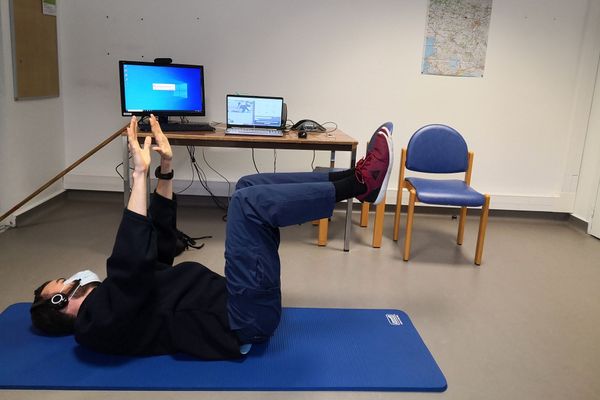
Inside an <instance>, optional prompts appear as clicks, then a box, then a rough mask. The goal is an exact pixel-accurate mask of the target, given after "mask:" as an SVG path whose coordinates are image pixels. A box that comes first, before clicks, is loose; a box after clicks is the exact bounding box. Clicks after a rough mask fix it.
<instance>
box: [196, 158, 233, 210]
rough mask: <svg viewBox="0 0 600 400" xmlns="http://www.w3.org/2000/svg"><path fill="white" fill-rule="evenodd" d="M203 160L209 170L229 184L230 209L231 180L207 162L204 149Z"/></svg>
mask: <svg viewBox="0 0 600 400" xmlns="http://www.w3.org/2000/svg"><path fill="white" fill-rule="evenodd" d="M202 159H203V160H204V163H205V164H206V165H207V166H208V168H210V169H211V170H212V171H213V172H214V173H216V174H217V175H219V176H220V177H221V178H223V179H225V182H227V207H228V208H229V198H230V197H231V182H229V180H228V179H227V178H225V177H224V176H223V175H221V174H220V173H219V171H217V170H216V169H214V168H213V167H212V166H211V165H210V164H209V163H208V161H207V160H206V156H205V155H204V147H203V148H202Z"/></svg>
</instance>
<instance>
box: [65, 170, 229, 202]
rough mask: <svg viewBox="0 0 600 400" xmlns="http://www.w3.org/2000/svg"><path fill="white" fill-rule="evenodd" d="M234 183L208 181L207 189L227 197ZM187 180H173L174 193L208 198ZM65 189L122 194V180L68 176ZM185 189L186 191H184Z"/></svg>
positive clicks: (198, 185)
mask: <svg viewBox="0 0 600 400" xmlns="http://www.w3.org/2000/svg"><path fill="white" fill-rule="evenodd" d="M235 183H236V182H231V183H230V184H227V182H222V181H209V182H208V188H209V189H210V191H211V192H212V193H213V194H214V195H215V196H218V197H228V196H230V195H231V193H233V190H234V189H235ZM189 184H190V181H189V180H181V179H174V180H173V191H174V192H175V193H178V192H181V191H182V190H184V189H185V191H183V192H182V193H181V194H183V195H190V196H208V195H209V193H208V191H206V189H204V188H203V187H202V185H200V182H198V180H197V179H196V180H194V183H193V184H192V185H191V186H190V187H189V188H187V187H188V186H189ZM151 185H152V188H154V187H155V185H156V179H152V180H151ZM64 186H65V189H69V190H94V191H103V192H123V180H122V179H121V178H119V177H114V176H87V175H74V174H69V175H67V176H65V178H64ZM186 188H187V189H186Z"/></svg>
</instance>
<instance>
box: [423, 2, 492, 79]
mask: <svg viewBox="0 0 600 400" xmlns="http://www.w3.org/2000/svg"><path fill="white" fill-rule="evenodd" d="M491 15H492V0H430V1H429V11H428V16H427V30H426V32H425V49H424V52H423V69H422V73H423V74H428V75H446V76H475V77H482V76H483V70H484V68H485V53H486V50H487V39H488V31H489V28H490V18H491Z"/></svg>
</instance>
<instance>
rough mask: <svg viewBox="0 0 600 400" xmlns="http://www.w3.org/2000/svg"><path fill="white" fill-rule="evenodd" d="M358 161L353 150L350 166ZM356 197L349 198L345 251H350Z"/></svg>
mask: <svg viewBox="0 0 600 400" xmlns="http://www.w3.org/2000/svg"><path fill="white" fill-rule="evenodd" d="M355 163H356V149H354V150H352V154H351V155H350V168H353V167H354V164H355ZM353 202H354V198H349V199H348V208H347V209H346V231H345V232H344V251H350V233H351V232H350V231H351V228H352V203H353Z"/></svg>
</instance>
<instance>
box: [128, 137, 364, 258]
mask: <svg viewBox="0 0 600 400" xmlns="http://www.w3.org/2000/svg"><path fill="white" fill-rule="evenodd" d="M149 135H151V133H149V132H140V133H139V135H138V136H139V138H140V142H143V138H145V137H146V136H149ZM165 135H166V136H167V137H168V138H169V142H170V143H171V145H173V146H203V147H232V148H236V147H237V148H245V149H252V148H254V149H288V150H321V151H329V152H331V153H330V154H331V156H330V159H329V166H330V167H331V168H333V167H334V166H335V152H336V151H349V152H350V165H349V166H348V167H349V168H352V167H354V164H355V163H356V148H357V146H358V142H357V141H356V140H355V139H354V138H352V137H350V136H348V135H347V134H345V133H344V132H342V131H341V130H339V129H338V130H335V131H333V132H328V133H309V134H308V137H307V138H306V139H300V138H298V135H297V134H296V132H293V131H290V132H286V133H285V134H284V135H283V136H282V137H267V136H235V135H225V133H224V131H223V129H219V128H217V130H216V131H214V132H166V133H165ZM122 140H123V170H124V171H129V149H128V146H127V130H126V127H124V128H123V133H122ZM124 177H125V180H124V183H123V193H124V201H125V205H127V201H128V200H129V174H128V173H126V174H124ZM352 202H353V199H349V200H348V207H347V209H346V229H345V232H344V251H349V250H350V229H351V227H352Z"/></svg>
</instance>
